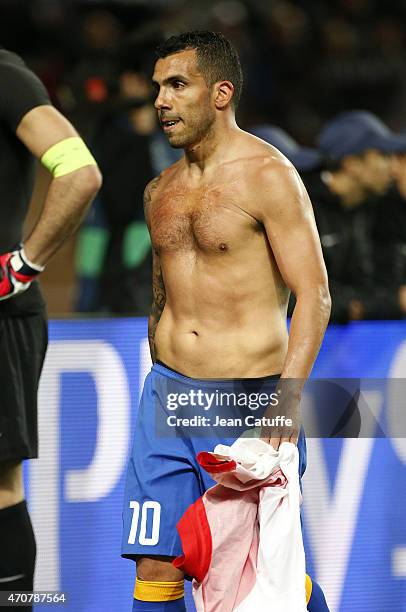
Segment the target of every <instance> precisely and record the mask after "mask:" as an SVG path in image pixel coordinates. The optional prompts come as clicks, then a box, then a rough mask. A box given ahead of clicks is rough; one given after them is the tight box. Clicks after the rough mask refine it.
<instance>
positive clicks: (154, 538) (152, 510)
mask: <svg viewBox="0 0 406 612" xmlns="http://www.w3.org/2000/svg"><path fill="white" fill-rule="evenodd" d="M130 508H132V511H133V518H132V521H131V528H130V535H129V536H128V543H129V544H135V539H136V537H137V531H138V523H139V519H140V504H139V502H137V501H130ZM148 511H149V512H148ZM148 515H150V516H152V529H151V534H150V536H149V537H148V536H147V519H148ZM160 524H161V504H160V503H158V502H156V501H146V502H144V503H143V504H142V507H141V526H140V530H139V534H138V542H139V543H140V544H141V545H143V546H155V544H158V541H159V526H160Z"/></svg>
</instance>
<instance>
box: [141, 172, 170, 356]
mask: <svg viewBox="0 0 406 612" xmlns="http://www.w3.org/2000/svg"><path fill="white" fill-rule="evenodd" d="M158 182H159V177H157V178H155V179H153V180H152V181H151V182H150V183H148V185H147V187H146V189H145V192H144V212H145V218H146V220H147V223H148V226H149V212H150V210H149V209H150V204H151V200H152V194H153V192H154V191H155V189H156V188H157V186H158ZM152 295H153V300H152V308H151V313H150V316H149V319H148V340H149V348H150V351H151V358H152V361H153V362H155V359H156V350H155V332H156V328H157V327H158V323H159V320H160V318H161V315H162V312H163V309H164V307H165V302H166V293H165V285H164V280H163V276H162V270H161V265H160V262H159V257H158V255H157V253H156V252H155V251H154V250H153V251H152Z"/></svg>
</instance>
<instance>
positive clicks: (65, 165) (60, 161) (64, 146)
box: [41, 136, 97, 178]
mask: <svg viewBox="0 0 406 612" xmlns="http://www.w3.org/2000/svg"><path fill="white" fill-rule="evenodd" d="M41 163H42V164H43V165H44V166H45V168H47V169H48V170H49V171H50V173H51V174H52V176H53V177H54V178H58V177H59V176H64V175H65V174H69V173H70V172H74V171H75V170H79V168H83V167H84V166H96V165H97V164H96V160H95V159H94V157H93V155H92V154H91V153H90V151H89V149H88V148H87V146H86V145H85V143H84V142H83V140H82V139H81V138H80V136H72V137H71V138H65V139H64V140H60V141H59V142H57V143H56V144H54V145H53V146H52V147H50V148H49V149H48V151H45V153H44V155H43V156H42V157H41Z"/></svg>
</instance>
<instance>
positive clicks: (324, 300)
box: [258, 162, 331, 448]
mask: <svg viewBox="0 0 406 612" xmlns="http://www.w3.org/2000/svg"><path fill="white" fill-rule="evenodd" d="M259 185H261V195H259V194H258V195H259V197H260V201H261V209H260V212H259V216H260V218H259V220H260V221H261V222H262V223H263V225H264V227H265V230H266V234H267V237H268V240H269V243H270V245H271V248H272V252H273V254H274V257H275V260H276V263H277V266H278V268H279V271H280V273H281V276H282V278H283V280H284V281H285V283H286V285H287V286H288V287H289V288H290V289H291V291H293V293H294V295H295V297H296V306H295V308H294V311H293V315H292V320H291V326H290V334H289V343H288V350H287V354H286V359H285V362H284V365H283V369H282V374H281V381H280V385H281V399H282V406H283V407H285V408H286V409H287V411H288V413H289V414H291V415H292V416H293V418H294V419H295V417H296V419H299V404H300V399H301V393H302V389H303V386H304V384H305V381H306V379H307V378H308V376H309V374H310V372H311V369H312V367H313V364H314V361H315V359H316V357H317V354H318V352H319V348H320V345H321V342H322V340H323V336H324V332H325V330H326V327H327V324H328V320H329V316H330V309H331V299H330V294H329V289H328V280H327V272H326V267H325V264H324V260H323V255H322V250H321V246H320V240H319V236H318V233H317V228H316V223H315V220H314V214H313V209H312V205H311V203H310V200H309V197H308V195H307V192H306V189H305V187H304V185H303V183H302V181H301V179H300V178H299V176H298V174H297V172H296V170H295V169H294V168H293V167H292V166H291V165H287V164H286V163H284V162H277V163H276V167H275V166H274V165H272V166H271V168H270V169H268V171H266V170H265V169H264V170H262V177H261V181H260V182H259V183H258V186H259ZM283 396H284V397H283ZM296 425H297V426H298V423H296ZM297 426H296V427H295V426H294V429H293V431H292V430H291V431H283V430H279V431H276V432H275V431H271V433H270V435H269V440H270V442H271V444H272V445H273V446H274V448H278V447H279V444H281V443H282V442H285V441H293V442H296V441H297V435H298V430H297Z"/></svg>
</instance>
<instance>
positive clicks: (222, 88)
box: [214, 81, 234, 110]
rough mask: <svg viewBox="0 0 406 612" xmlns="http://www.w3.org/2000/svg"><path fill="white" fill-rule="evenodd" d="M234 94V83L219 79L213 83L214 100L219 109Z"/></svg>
mask: <svg viewBox="0 0 406 612" xmlns="http://www.w3.org/2000/svg"><path fill="white" fill-rule="evenodd" d="M233 95H234V85H233V84H232V83H231V81H219V82H218V83H216V84H215V85H214V102H215V104H216V108H218V109H219V110H221V109H223V108H225V107H226V106H228V105H229V104H230V102H231V99H232V97H233Z"/></svg>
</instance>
